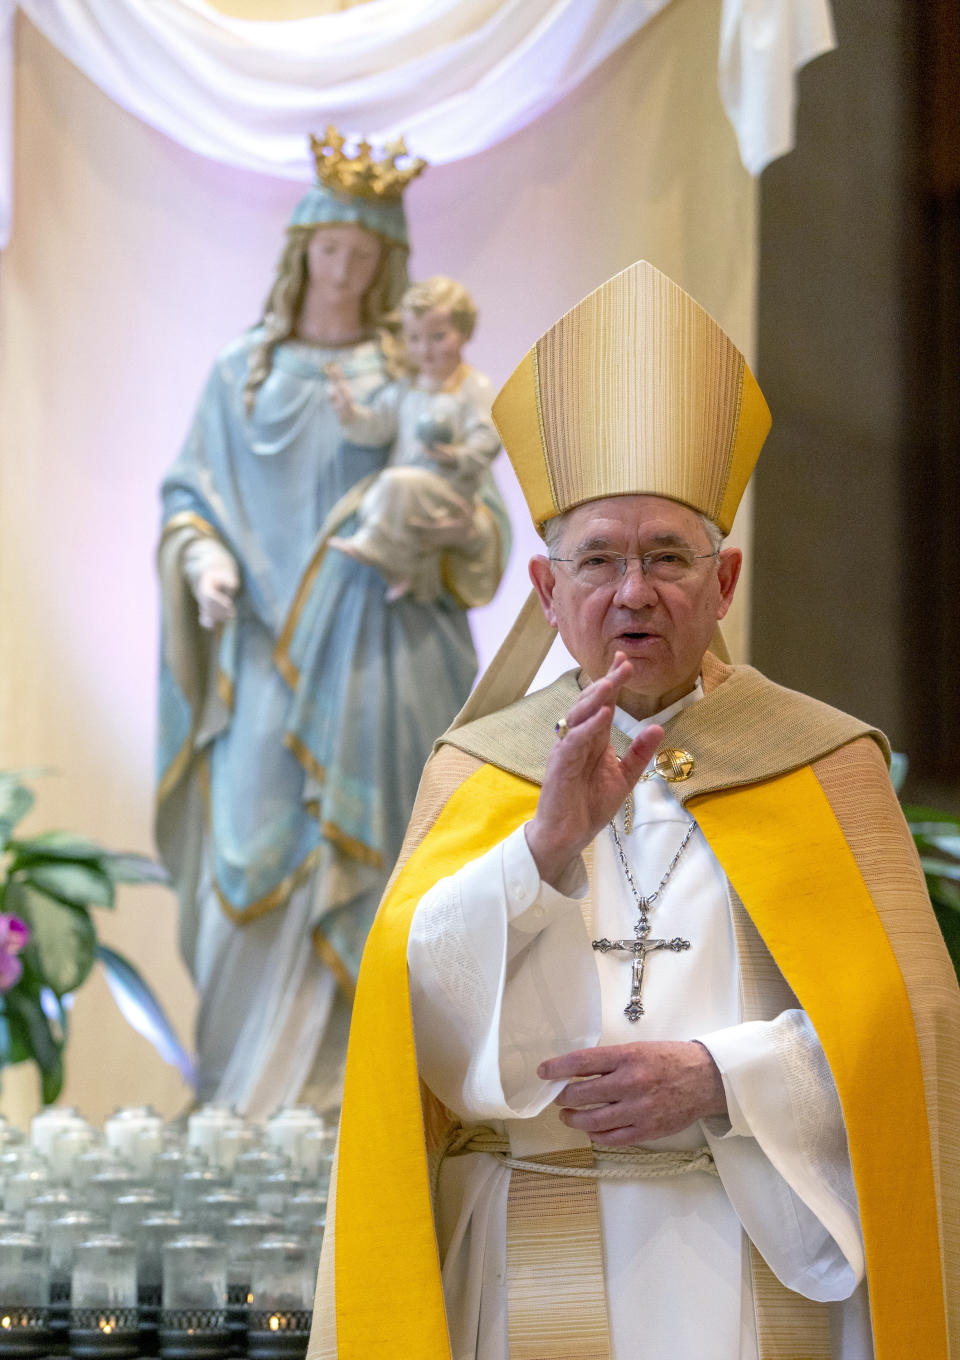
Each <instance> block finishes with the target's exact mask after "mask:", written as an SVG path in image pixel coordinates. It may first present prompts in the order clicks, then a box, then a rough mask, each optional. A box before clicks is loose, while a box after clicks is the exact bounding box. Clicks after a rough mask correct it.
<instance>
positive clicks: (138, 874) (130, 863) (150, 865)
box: [100, 853, 170, 883]
mask: <svg viewBox="0 0 960 1360" xmlns="http://www.w3.org/2000/svg"><path fill="white" fill-rule="evenodd" d="M100 867H101V868H102V869H103V872H104V873H105V874H106V875H107V876H108V877H109V878H110V880H111V881H112V882H113V883H169V882H170V875H169V874H168V873H167V871H166V869H165V868H164V867H163V865H162V864H158V863H157V861H156V860H155V859H148V858H147V856H146V855H133V854H126V853H117V854H113V853H107V854H104V855H103V856H102V857H101V859H100Z"/></svg>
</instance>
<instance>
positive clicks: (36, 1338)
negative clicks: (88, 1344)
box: [0, 1232, 50, 1357]
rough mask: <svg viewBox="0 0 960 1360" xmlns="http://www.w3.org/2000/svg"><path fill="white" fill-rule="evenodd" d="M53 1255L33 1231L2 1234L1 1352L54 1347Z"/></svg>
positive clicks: (37, 1353)
mask: <svg viewBox="0 0 960 1360" xmlns="http://www.w3.org/2000/svg"><path fill="white" fill-rule="evenodd" d="M49 1324H50V1257H49V1253H48V1251H47V1248H46V1247H45V1246H44V1245H43V1243H42V1242H40V1241H39V1240H38V1239H37V1238H36V1237H34V1236H33V1235H32V1234H31V1233H11V1232H8V1233H6V1234H5V1235H4V1236H0V1356H3V1357H13V1356H22V1357H28V1356H29V1357H34V1356H40V1355H45V1354H46V1353H47V1351H48V1350H49V1348H50V1333H49Z"/></svg>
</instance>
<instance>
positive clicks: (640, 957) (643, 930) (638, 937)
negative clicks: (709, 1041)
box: [593, 918, 690, 1025]
mask: <svg viewBox="0 0 960 1360" xmlns="http://www.w3.org/2000/svg"><path fill="white" fill-rule="evenodd" d="M649 929H650V927H649V926H648V925H647V923H646V921H645V920H644V919H643V918H641V919H640V920H639V921H638V922H637V924H636V925H635V926H634V928H633V932H634V937H635V938H634V939H632V940H608V939H606V938H604V939H602V940H594V941H593V947H594V949H596V950H597V952H598V953H600V954H607V953H609V951H610V950H611V949H617V950H623V951H624V952H626V953H629V954H632V955H633V960H632V966H631V969H630V1000H629V1001H628V1002H627V1004H626V1006H624V1008H623V1013H624V1015H625V1016H626V1017H627V1019H628V1020H629V1021H630V1023H631V1024H634V1025H635V1024H636V1023H637V1021H638V1020H639V1019H640V1017H641V1015H643V1014H644V1009H643V1002H642V1001H641V1000H640V993H641V991H642V989H643V970H644V967H645V965H646V962H647V955H648V954H653V953H655V952H656V951H657V950H658V949H671V950H672V951H673V952H674V954H679V953H681V952H682V951H683V950H684V949H689V948H690V941H689V940H683V939H681V938H680V936H679V935H675V936H674V937H673V939H672V940H649V939H647V938H646V936H647V932H648V931H649Z"/></svg>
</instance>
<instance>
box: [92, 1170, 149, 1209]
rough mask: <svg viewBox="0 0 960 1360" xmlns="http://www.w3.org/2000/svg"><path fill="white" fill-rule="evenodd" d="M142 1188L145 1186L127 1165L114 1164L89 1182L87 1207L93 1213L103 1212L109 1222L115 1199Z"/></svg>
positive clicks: (99, 1172)
mask: <svg viewBox="0 0 960 1360" xmlns="http://www.w3.org/2000/svg"><path fill="white" fill-rule="evenodd" d="M142 1189H144V1186H142V1185H141V1184H140V1182H139V1181H138V1180H137V1177H136V1175H135V1174H134V1172H132V1171H130V1170H129V1169H128V1168H127V1167H125V1166H119V1165H113V1166H110V1167H107V1168H106V1169H104V1170H103V1171H98V1172H97V1173H96V1175H94V1176H92V1177H91V1178H90V1180H89V1181H88V1182H87V1188H86V1191H85V1198H86V1207H87V1208H88V1209H89V1210H90V1211H91V1213H94V1214H101V1215H102V1216H103V1217H104V1218H105V1219H106V1220H107V1222H109V1221H110V1219H111V1217H112V1215H113V1205H114V1201H115V1200H116V1199H118V1198H119V1197H120V1196H121V1195H129V1194H132V1193H133V1192H134V1191H137V1190H142Z"/></svg>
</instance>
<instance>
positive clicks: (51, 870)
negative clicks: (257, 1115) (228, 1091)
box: [0, 771, 193, 1104]
mask: <svg viewBox="0 0 960 1360" xmlns="http://www.w3.org/2000/svg"><path fill="white" fill-rule="evenodd" d="M37 773H40V772H39V771H32V772H31V771H19V772H11V773H3V772H0V1069H2V1068H3V1067H7V1066H10V1065H11V1064H14V1063H21V1062H34V1063H36V1065H37V1067H38V1068H39V1071H40V1078H41V1092H42V1097H43V1101H44V1103H45V1104H49V1103H51V1102H52V1101H54V1100H56V1098H57V1096H58V1095H59V1093H60V1091H61V1089H62V1086H63V1074H64V1065H63V1064H64V1050H65V1048H66V1044H67V1037H68V1033H69V1010H70V999H71V997H72V995H73V993H74V992H75V991H76V990H77V988H78V987H80V986H82V984H83V982H84V981H85V979H86V978H87V977H88V975H89V973H90V971H91V969H92V968H93V967H94V966H95V965H96V964H97V963H98V962H99V963H100V965H101V966H102V967H103V968H104V969H105V970H106V974H107V981H108V983H109V985H110V990H111V992H112V993H113V996H114V998H115V1000H116V1001H117V1004H118V1006H119V1007H120V1010H121V1011H122V1013H123V1014H124V1016H125V1017H126V1019H127V1020H128V1021H129V1022H130V1023H131V1024H132V1025H133V1026H134V1028H136V1029H137V1030H138V1031H139V1032H140V1033H141V1034H143V1035H144V1036H145V1037H146V1038H148V1039H149V1040H150V1041H151V1042H152V1043H153V1044H154V1046H155V1047H156V1048H157V1049H158V1050H159V1052H160V1053H161V1055H162V1056H163V1057H164V1058H165V1059H166V1060H167V1061H168V1062H172V1063H174V1065H176V1066H177V1067H179V1068H180V1070H181V1071H182V1072H183V1074H184V1076H185V1077H186V1078H187V1080H188V1081H189V1080H191V1079H192V1076H193V1068H192V1063H191V1060H190V1058H189V1056H188V1055H187V1053H186V1052H185V1051H184V1049H183V1048H182V1046H181V1044H180V1042H179V1040H178V1039H177V1036H176V1034H175V1032H174V1030H173V1027H172V1026H171V1024H170V1022H169V1020H168V1019H167V1017H166V1015H165V1014H164V1011H163V1008H162V1007H161V1006H160V1003H159V1002H158V1001H157V999H156V997H155V996H154V994H153V992H152V991H151V990H150V988H149V987H148V986H147V984H146V982H145V981H144V980H143V978H142V977H141V976H140V974H139V973H138V971H137V969H136V968H135V967H134V965H133V964H132V963H131V962H130V961H129V960H128V959H125V958H124V957H123V955H121V954H119V953H118V952H117V951H116V950H115V949H111V948H109V947H108V946H107V945H105V944H102V943H101V942H100V940H99V939H98V937H97V927H96V921H95V917H94V908H100V909H106V910H109V909H110V908H112V907H113V905H114V901H115V895H116V887H117V885H118V884H120V883H164V882H166V874H165V872H164V870H163V869H162V868H161V867H160V866H159V865H158V864H156V863H154V861H153V860H150V859H147V858H145V857H144V856H142V855H132V854H118V853H116V852H113V851H110V850H106V849H104V848H103V846H101V845H97V844H96V842H94V841H91V840H87V839H86V838H85V837H83V836H78V835H74V834H73V833H72V832H69V831H45V832H41V833H40V834H39V835H35V836H27V837H20V836H17V835H16V834H15V833H16V828H17V825H18V824H19V822H20V821H21V820H22V818H23V817H25V816H26V814H27V813H28V812H29V811H30V809H31V808H32V807H33V804H34V795H33V793H32V791H31V789H30V788H29V786H28V785H27V783H26V782H25V781H26V779H28V778H30V777H31V776H32V775H35V774H37Z"/></svg>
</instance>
